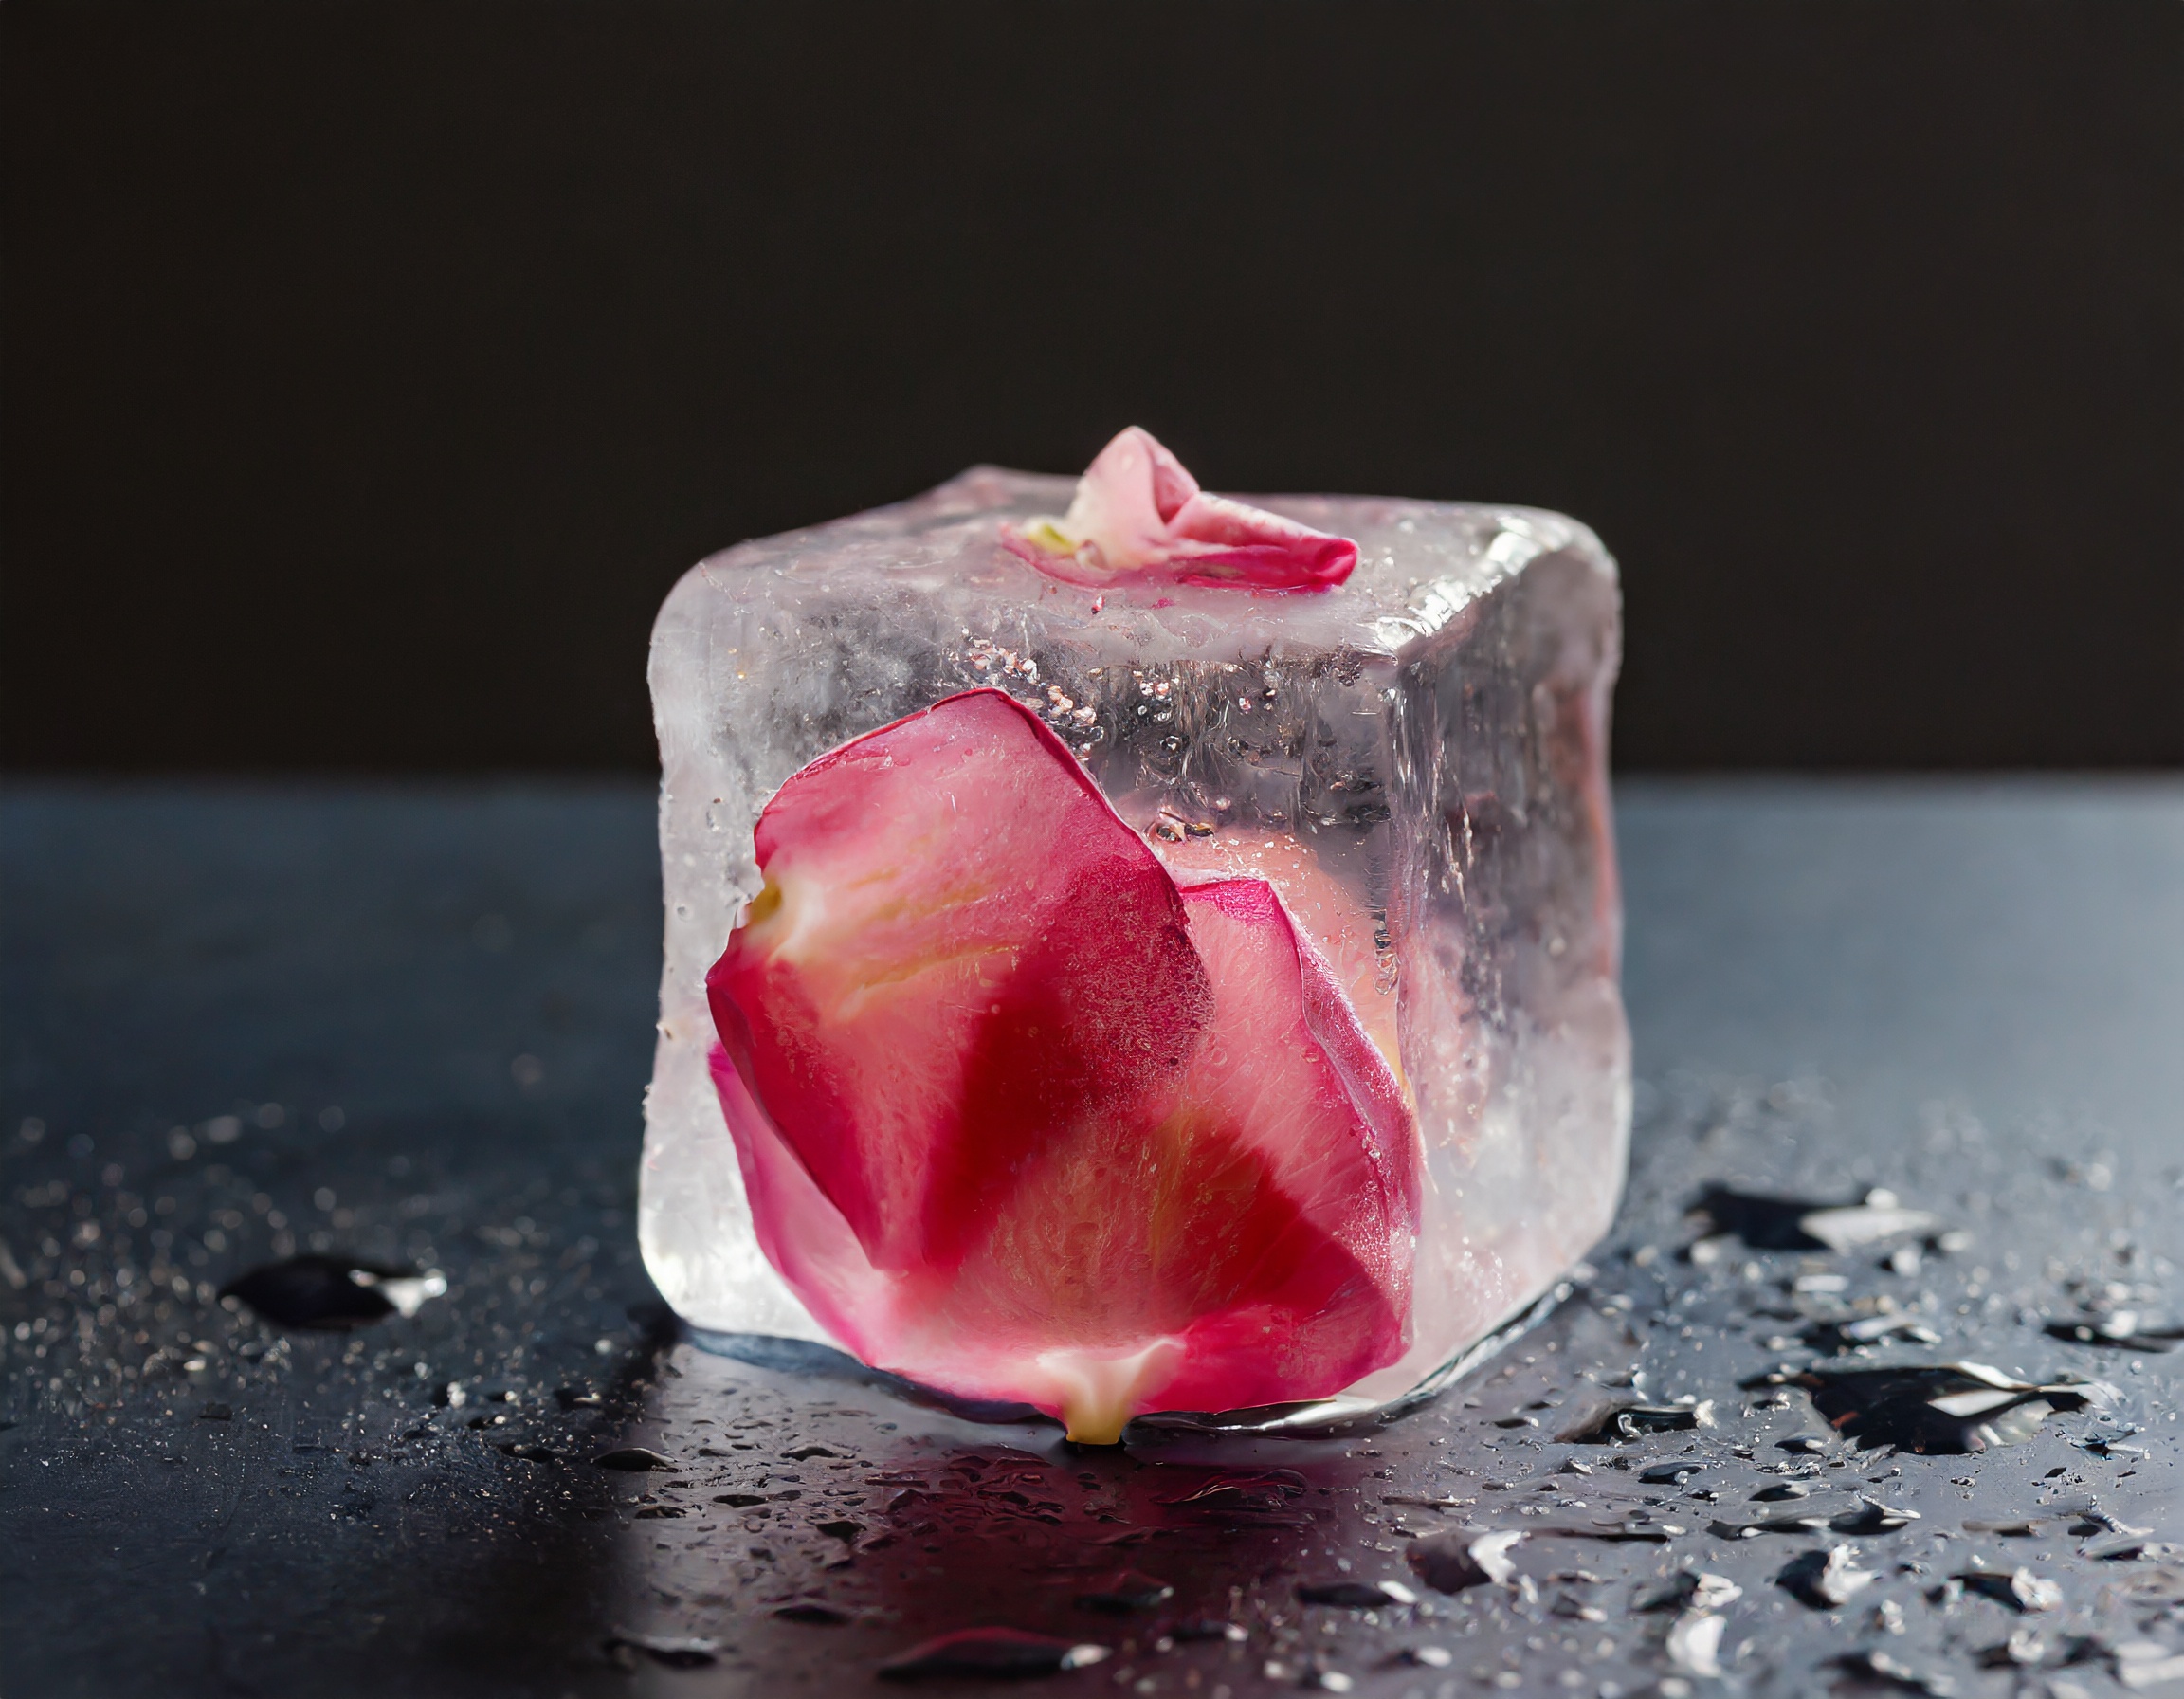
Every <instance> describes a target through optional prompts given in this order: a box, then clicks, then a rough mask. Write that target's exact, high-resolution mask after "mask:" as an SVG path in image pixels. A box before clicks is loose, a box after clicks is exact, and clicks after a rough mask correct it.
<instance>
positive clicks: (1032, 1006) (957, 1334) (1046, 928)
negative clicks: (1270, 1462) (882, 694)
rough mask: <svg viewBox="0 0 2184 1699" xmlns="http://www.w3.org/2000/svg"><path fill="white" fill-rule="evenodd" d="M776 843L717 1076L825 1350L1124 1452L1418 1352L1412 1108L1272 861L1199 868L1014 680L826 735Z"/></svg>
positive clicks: (721, 997)
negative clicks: (1050, 1418) (1167, 847)
mask: <svg viewBox="0 0 2184 1699" xmlns="http://www.w3.org/2000/svg"><path fill="white" fill-rule="evenodd" d="M756 844H757V854H758V867H759V872H760V874H761V876H762V878H763V881H764V883H763V884H762V886H760V889H759V894H758V897H757V899H756V901H755V902H754V903H753V904H752V905H751V907H750V909H749V910H748V912H747V913H746V916H745V918H744V921H743V923H742V924H741V925H739V926H738V927H737V930H736V931H735V933H734V934H733V935H732V936H731V937H730V939H729V941H728V947H727V949H726V950H725V951H724V952H723V953H722V955H721V958H720V959H719V962H717V963H716V964H715V965H714V968H713V971H712V973H711V974H710V975H709V976H708V977H707V988H708V992H709V995H710V998H711V1003H712V1008H713V1014H714V1022H715V1025H716V1028H717V1029H718V1031H719V1035H720V1037H721V1040H722V1050H721V1052H720V1054H719V1058H718V1059H717V1060H716V1062H715V1066H714V1072H715V1077H716V1081H717V1083H718V1085H719V1089H720V1102H721V1107H722V1110H723V1112H724V1114H725V1117H726V1121H727V1124H728V1128H729V1131H730V1133H731V1134H732V1135H733V1136H734V1138H735V1140H736V1145H737V1157H738V1159H739V1160H740V1161H741V1163H742V1168H743V1178H744V1185H745V1189H746V1192H747V1195H748V1196H749V1197H750V1200H751V1206H752V1215H753V1219H754V1221H755V1226H756V1229H757V1233H758V1242H759V1245H760V1248H761V1249H762V1250H763V1251H765V1252H766V1256H767V1260H768V1261H769V1262H771V1263H772V1264H773V1265H774V1268H775V1269H776V1270H778V1271H779V1272H780V1273H781V1274H782V1275H783V1276H784V1277H785V1278H786V1279H787V1280H788V1282H789V1284H790V1286H791V1288H792V1289H793V1290H794V1291H795V1293H796V1295H797V1296H798V1297H799V1298H801V1299H802V1300H803V1302H804V1303H805V1305H806V1306H807V1307H808V1308H810V1311H811V1313H812V1315H813V1316H814V1317H815V1318H817V1319H818V1320H819V1321H820V1322H821V1323H822V1324H825V1326H826V1327H827V1329H828V1332H829V1333H830V1334H832V1335H833V1336H834V1337H835V1338H836V1339H839V1340H841V1341H843V1342H844V1343H847V1344H849V1345H851V1346H852V1347H854V1349H855V1350H856V1352H857V1354H858V1355H859V1356H860V1357H862V1358H864V1359H865V1361H867V1362H871V1363H874V1364H877V1365H879V1366H881V1367H883V1368H886V1369H890V1370H893V1371H895V1372H897V1373H900V1374H904V1375H909V1376H911V1377H913V1378H915V1379H919V1380H923V1381H925V1382H927V1383H929V1384H931V1385H934V1386H937V1387H940V1388H943V1389H945V1390H947V1391H949V1392H951V1393H955V1394H956V1395H958V1396H963V1397H973V1398H985V1399H992V1400H995V1401H999V1402H1021V1403H1028V1404H1031V1405H1033V1406H1035V1407H1037V1408H1039V1409H1042V1410H1045V1411H1046V1412H1048V1413H1049V1414H1050V1415H1054V1416H1060V1417H1061V1418H1062V1419H1063V1420H1064V1421H1065V1424H1066V1425H1067V1427H1068V1431H1069V1435H1070V1437H1071V1438H1073V1439H1081V1440H1086V1441H1092V1442H1096V1443H1101V1444H1107V1443H1112V1442H1113V1441H1114V1440H1116V1439H1118V1438H1119V1437H1120V1435H1121V1432H1122V1427H1123V1424H1124V1423H1125V1422H1126V1421H1128V1420H1129V1418H1130V1417H1131V1416H1135V1415H1137V1414H1139V1413H1141V1412H1143V1411H1146V1410H1152V1409H1161V1408H1177V1407H1181V1408H1186V1409H1193V1410H1230V1409H1236V1408H1240V1407H1246V1406H1251V1405H1260V1404H1268V1403H1274V1402H1278V1401H1281V1400H1283V1399H1294V1398H1319V1397H1325V1396H1327V1395H1329V1394H1333V1393H1338V1392H1340V1391H1341V1390H1342V1389H1343V1388H1344V1387H1345V1386H1347V1385H1349V1384H1350V1383H1351V1382H1352V1381H1353V1380H1356V1379H1358V1378H1359V1377H1360V1376H1361V1375H1363V1374H1365V1373H1368V1372H1369V1371H1371V1370H1373V1369H1375V1368H1379V1367H1381V1366H1383V1365H1384V1364H1386V1363H1389V1362H1392V1361H1394V1360H1395V1358H1397V1357H1398V1356H1400V1355H1401V1353H1402V1351H1403V1348H1404V1345H1405V1344H1406V1343H1407V1337H1406V1325H1405V1324H1406V1323H1407V1321H1408V1319H1409V1307H1410V1270H1411V1265H1412V1260H1413V1250H1414V1247H1415V1243H1416V1217H1417V1207H1418V1155H1417V1140H1416V1134H1415V1129H1414V1126H1413V1124H1412V1121H1411V1117H1410V1110H1409V1107H1408V1105H1407V1104H1406V1102H1405V1099H1404V1096H1403V1092H1402V1090H1401V1087H1399V1086H1398V1084H1397V1082H1396V1078H1395V1074H1394V1070H1393V1069H1392V1067H1391V1065H1390V1063H1389V1061H1388V1059H1387V1058H1386V1057H1384V1056H1383V1055H1382V1053H1381V1052H1380V1051H1379V1050H1376V1049H1375V1048H1374V1043H1373V1040H1372V1039H1371V1038H1370V1037H1369V1036H1368V1035H1367V1034H1366V1033H1365V1032H1364V1030H1363V1029H1362V1028H1361V1027H1360V1026H1359V1024H1358V1021H1357V1018H1356V1015H1355V1014H1354V1013H1353V1012H1352V1010H1351V1008H1350V1005H1349V1001H1348V999H1347V997H1346V996H1345V995H1344V993H1343V989H1342V987H1341V986H1340V985H1339V984H1338V982H1337V981H1336V978H1335V977H1334V975H1333V973H1332V972H1331V971H1330V970H1329V968H1328V967H1327V965H1326V964H1325V963H1324V962H1323V961H1322V960H1321V959H1320V958H1319V952H1318V950H1317V949H1315V948H1314V947H1313V946H1312V945H1311V944H1310V943H1309V942H1308V941H1306V940H1305V939H1303V938H1302V937H1301V935H1300V933H1299V931H1298V928H1297V925H1296V923H1295V921H1294V920H1293V918H1292V917H1291V916H1290V915H1289V913H1288V912H1287V911H1286V909H1285V908H1284V907H1283V904H1282V901H1281V899H1280V898H1279V897H1278V896H1277V895H1276V894H1275V892H1274V888H1273V886H1271V885H1269V884H1268V883H1267V882H1266V881H1265V880H1264V879H1255V878H1216V879H1212V880H1208V881H1202V882H1197V883H1193V884H1192V886H1190V887H1189V889H1187V890H1184V889H1179V888H1178V886H1177V885H1176V883H1175V880H1174V878H1173V877H1172V876H1171V875H1170V873H1169V871H1168V869H1167V868H1164V867H1163V866H1162V865H1161V863H1160V862H1159V860H1158V859H1157V858H1156V856H1155V855H1154V854H1153V852H1152V850H1151V849H1149V848H1148V847H1147V845H1146V842H1145V840H1144V838H1143V837H1142V836H1141V835H1140V834H1139V833H1138V832H1137V831H1134V830H1133V829H1132V828H1131V827H1129V826H1128V825H1126V824H1125V823H1124V822H1123V821H1122V820H1121V819H1120V818H1119V816H1117V815H1116V813H1114V811H1113V810H1112V809H1111V808H1110V807H1109V806H1108V805H1107V803H1106V801H1105V800H1104V798H1102V797H1101V795H1100V793H1099V792H1098V790H1097V789H1095V788H1094V787H1093V785H1092V783H1091V781H1090V779H1089V778H1088V777H1087V776H1086V775H1085V773H1084V771H1083V767H1082V766H1080V765H1079V763H1078V760H1077V758H1076V757H1075V756H1074V755H1072V754H1071V753H1070V751H1069V750H1068V749H1066V748H1065V747H1064V745H1063V744H1062V742H1061V740H1059V739H1058V738H1056V737H1055V735H1054V734H1053V733H1052V732H1051V731H1049V730H1048V729H1047V728H1046V726H1044V725H1043V724H1041V723H1040V721H1039V718H1038V716H1037V715H1035V714H1033V713H1032V712H1030V711H1029V710H1028V709H1027V708H1025V707H1024V706H1022V705H1021V704H1019V703H1016V702H1014V701H1013V700H1012V699H1011V698H1010V697H1009V696H1007V695H1005V694H1004V693H1002V692H1000V691H998V690H993V689H983V690H974V691H970V692H967V693H965V694H963V695H959V696H953V697H949V698H946V699H945V700H943V701H942V702H941V703H938V704H937V706H935V707H933V708H930V709H926V710H924V711H922V712H919V713H918V714H914V715H912V716H910V717H909V718H908V719H907V720H903V721H901V722H897V723H895V724H893V725H890V726H886V727H883V729H881V730H880V731H877V732H873V733H869V734H867V735H866V736H865V737H863V738H860V739H856V740H853V741H851V742H849V743H847V744H846V745H844V746H843V747H842V748H840V749H838V750H834V751H831V752H829V753H828V754H827V755H825V756H822V757H821V758H819V759H818V760H817V761H815V762H813V763H812V764H811V765H810V766H809V767H807V768H805V769H804V770H803V771H802V772H800V773H798V774H797V775H795V776H793V777H792V778H791V779H790V780H789V782H788V783H787V784H786V785H784V786H783V787H782V788H781V790H780V791H779V792H778V793H777V794H776V795H775V796H774V799H773V801H772V802H771V803H769V804H768V805H767V808H766V811H765V813H763V814H761V815H760V817H759V821H758V830H757V833H756Z"/></svg>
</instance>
